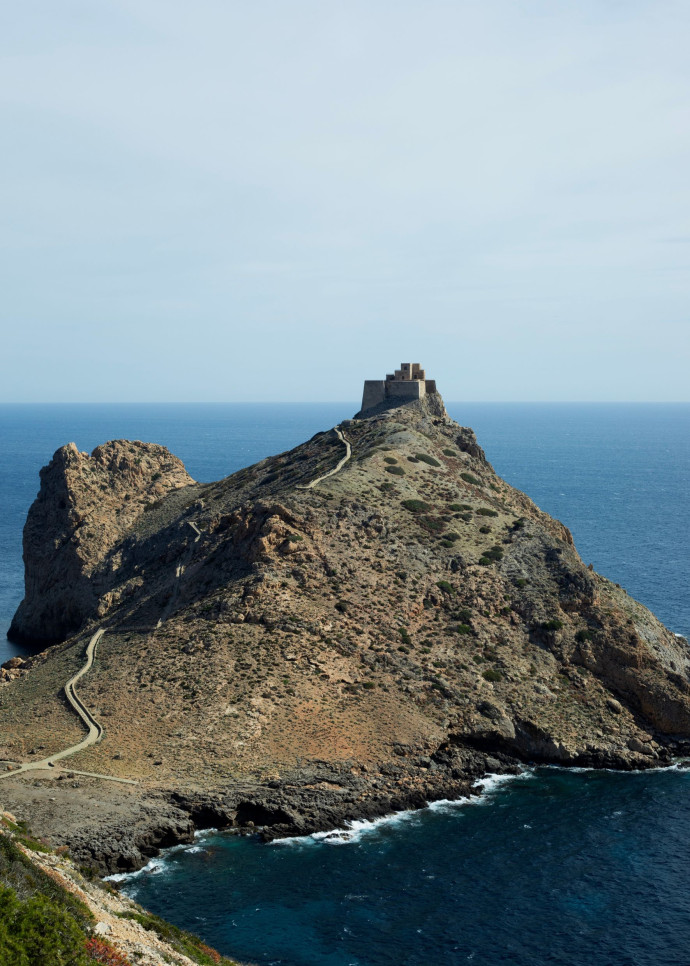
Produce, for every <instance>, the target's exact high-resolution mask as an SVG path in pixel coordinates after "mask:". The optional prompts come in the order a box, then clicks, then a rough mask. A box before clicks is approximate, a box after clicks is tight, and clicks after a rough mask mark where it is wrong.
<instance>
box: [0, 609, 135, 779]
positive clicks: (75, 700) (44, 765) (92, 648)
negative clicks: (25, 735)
mask: <svg viewBox="0 0 690 966" xmlns="http://www.w3.org/2000/svg"><path fill="white" fill-rule="evenodd" d="M104 634H105V631H104V630H103V628H102V627H99V629H98V630H97V631H96V633H95V634H94V635H93V637H92V638H91V640H90V641H89V643H88V644H87V645H86V663H85V664H84V665H83V666H82V667H81V668H80V669H79V670H78V671H77V673H76V674H75V675H74V676H73V677H71V678H70V679H69V681H68V682H67V684H66V685H65V697H66V698H67V700H68V701H69V703H70V705H71V706H72V707H73V708H74V710H75V711H76V712H77V714H78V715H79V717H80V718H81V720H82V721H83V722H84V724H85V725H86V727H87V729H88V732H89V733H88V735H87V736H86V738H83V739H82V741H80V742H79V743H78V744H76V745H70V747H69V748H64V749H63V750H62V751H57V752H55V754H54V755H50V756H49V757H48V758H42V759H41V760H40V761H32V762H29V763H28V764H25V765H20V766H19V768H14V769H12V771H8V772H3V773H2V774H0V780H1V779H3V778H14V776H15V775H20V774H21V773H22V772H24V771H37V770H40V771H44V770H47V769H50V768H53V767H54V765H55V763H56V762H57V761H62V759H63V758H68V757H69V756H70V755H75V754H76V753H77V752H78V751H83V749H84V748H88V747H89V746H90V745H94V744H95V743H96V742H97V741H100V740H101V738H102V737H103V727H102V725H101V724H100V723H99V722H98V721H96V719H95V718H94V716H93V715H92V714H91V712H90V711H89V709H88V708H87V707H86V705H85V704H84V702H83V701H82V700H81V698H80V697H79V695H78V694H77V691H76V688H75V685H76V683H77V681H79V679H80V678H82V677H83V676H84V675H85V674H86V673H87V672H88V671H90V670H91V667H92V665H93V659H94V656H95V653H96V648H97V646H98V642H99V641H100V639H101V638H102V637H103V635H104ZM72 770H73V769H70V771H72ZM74 774H75V775H89V776H91V777H93V778H107V779H108V781H111V782H123V783H124V784H126V785H136V784H137V782H135V781H132V779H130V778H115V777H114V776H113V775H99V774H97V773H96V772H86V771H82V772H78V771H75V772H74Z"/></svg>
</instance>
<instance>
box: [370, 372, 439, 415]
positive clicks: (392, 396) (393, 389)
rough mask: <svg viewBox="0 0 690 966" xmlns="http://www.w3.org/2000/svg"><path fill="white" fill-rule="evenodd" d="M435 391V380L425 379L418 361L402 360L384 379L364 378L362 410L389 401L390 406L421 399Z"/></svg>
mask: <svg viewBox="0 0 690 966" xmlns="http://www.w3.org/2000/svg"><path fill="white" fill-rule="evenodd" d="M435 392H436V381H435V380H434V379H427V378H426V373H425V372H424V370H423V369H422V367H421V366H420V364H419V363H418V362H402V363H401V364H400V368H399V369H396V370H395V372H394V373H388V375H387V376H386V378H385V379H366V380H365V382H364V393H363V394H362V412H364V410H365V409H372V408H373V407H374V406H380V405H381V403H390V405H392V406H396V405H398V406H399V405H401V404H402V403H406V402H411V401H412V400H413V399H422V398H423V397H424V396H425V395H426V394H427V393H435Z"/></svg>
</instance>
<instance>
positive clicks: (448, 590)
mask: <svg viewBox="0 0 690 966" xmlns="http://www.w3.org/2000/svg"><path fill="white" fill-rule="evenodd" d="M436 586H437V587H438V589H439V590H442V591H443V593H444V594H454V593H455V587H453V585H452V584H450V583H448V581H447V580H437V581H436Z"/></svg>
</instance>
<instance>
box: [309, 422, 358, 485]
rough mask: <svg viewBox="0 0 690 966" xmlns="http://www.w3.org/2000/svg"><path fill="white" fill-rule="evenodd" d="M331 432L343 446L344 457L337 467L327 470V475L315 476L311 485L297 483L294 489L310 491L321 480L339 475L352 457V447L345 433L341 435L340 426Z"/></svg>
mask: <svg viewBox="0 0 690 966" xmlns="http://www.w3.org/2000/svg"><path fill="white" fill-rule="evenodd" d="M333 432H334V433H335V434H336V436H337V437H338V439H339V440H340V442H341V443H344V444H345V455H344V456H343V458H342V459H341V461H340V462H339V463H338V465H337V466H336V467H335V469H332V470H329V471H328V473H324V474H323V476H317V477H316V479H315V480H312V481H311V483H298V484H297V487H296V489H298V490H311V489H312V487H314V486H316V485H317V483H321V482H322V481H323V480H327V479H328V477H329V476H335V474H336V473H339V472H340V471H341V470H342V468H343V466H345V464H346V463H347V461H348V460H349V459H350V457H351V456H352V447H351V446H350V441H349V440H348V438H347V436H346V435H345V433H343V431H342V430H341V428H340V426H335V427H334V428H333Z"/></svg>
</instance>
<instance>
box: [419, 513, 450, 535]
mask: <svg viewBox="0 0 690 966" xmlns="http://www.w3.org/2000/svg"><path fill="white" fill-rule="evenodd" d="M418 519H419V522H420V523H421V525H422V526H423V527H424V529H425V530H429V532H430V533H440V532H441V531H442V530H443V529H444V528H445V526H446V525H445V523H444V522H443V520H439V519H438V517H429V516H424V517H418Z"/></svg>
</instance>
